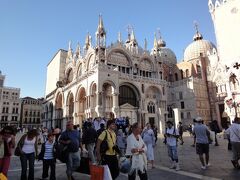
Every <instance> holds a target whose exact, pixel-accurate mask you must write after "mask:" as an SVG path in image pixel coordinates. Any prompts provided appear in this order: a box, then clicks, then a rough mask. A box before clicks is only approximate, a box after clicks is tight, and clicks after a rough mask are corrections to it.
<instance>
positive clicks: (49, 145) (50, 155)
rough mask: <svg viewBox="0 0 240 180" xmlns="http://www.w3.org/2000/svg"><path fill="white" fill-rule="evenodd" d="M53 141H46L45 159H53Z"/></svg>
mask: <svg viewBox="0 0 240 180" xmlns="http://www.w3.org/2000/svg"><path fill="white" fill-rule="evenodd" d="M53 145H54V142H53V143H50V142H49V141H46V143H45V153H44V157H43V159H53V158H54V157H53Z"/></svg>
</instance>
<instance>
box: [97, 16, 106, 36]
mask: <svg viewBox="0 0 240 180" xmlns="http://www.w3.org/2000/svg"><path fill="white" fill-rule="evenodd" d="M96 34H98V35H99V36H104V35H105V34H106V31H105V29H104V26H103V19H102V15H101V14H99V20H98V27H97V32H96Z"/></svg>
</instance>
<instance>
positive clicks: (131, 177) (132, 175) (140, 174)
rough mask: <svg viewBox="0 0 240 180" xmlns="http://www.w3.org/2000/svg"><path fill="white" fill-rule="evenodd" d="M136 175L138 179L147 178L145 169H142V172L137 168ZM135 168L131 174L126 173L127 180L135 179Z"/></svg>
mask: <svg viewBox="0 0 240 180" xmlns="http://www.w3.org/2000/svg"><path fill="white" fill-rule="evenodd" d="M137 173H138V176H139V178H140V180H148V176H147V171H146V170H144V173H142V172H141V171H140V170H138V172H137ZM137 173H136V170H135V171H133V173H132V174H128V180H135V179H136V174H137Z"/></svg>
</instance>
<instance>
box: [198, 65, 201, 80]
mask: <svg viewBox="0 0 240 180" xmlns="http://www.w3.org/2000/svg"><path fill="white" fill-rule="evenodd" d="M197 74H198V77H199V78H202V70H201V66H199V65H197Z"/></svg>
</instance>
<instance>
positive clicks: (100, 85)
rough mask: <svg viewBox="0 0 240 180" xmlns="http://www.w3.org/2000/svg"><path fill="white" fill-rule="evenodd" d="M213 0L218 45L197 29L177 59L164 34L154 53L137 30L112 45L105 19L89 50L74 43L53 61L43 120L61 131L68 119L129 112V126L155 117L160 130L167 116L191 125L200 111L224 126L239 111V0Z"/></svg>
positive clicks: (87, 42) (211, 7)
mask: <svg viewBox="0 0 240 180" xmlns="http://www.w3.org/2000/svg"><path fill="white" fill-rule="evenodd" d="M208 5H209V10H210V13H211V16H212V19H213V23H214V27H215V32H216V37H217V47H216V46H215V45H214V44H213V43H212V42H210V41H208V40H205V39H204V38H203V35H202V34H201V33H200V32H199V30H198V27H196V33H195V35H194V36H193V42H190V44H189V45H188V46H187V47H186V49H185V51H184V58H183V59H182V60H181V61H180V62H179V63H177V59H176V56H175V54H174V52H173V51H172V50H171V49H169V48H168V47H166V42H165V41H164V40H163V39H162V37H161V36H158V37H157V36H156V35H155V36H154V44H153V48H152V50H151V51H148V49H147V42H146V41H145V42H144V48H141V47H140V46H139V44H138V41H137V39H136V37H135V35H134V31H129V32H128V38H127V40H126V41H125V42H123V41H122V39H121V34H119V35H118V40H117V42H116V43H114V44H111V45H110V46H107V45H106V31H105V28H104V26H103V20H102V17H101V16H100V17H99V24H98V27H97V31H96V34H95V36H96V39H95V44H94V45H93V44H92V38H91V36H90V35H89V34H88V35H87V36H86V40H85V45H84V47H83V48H81V47H80V45H79V44H78V45H77V47H76V50H75V51H73V50H72V47H71V43H69V48H68V50H63V49H60V50H59V51H58V52H57V53H56V55H55V56H54V58H53V59H52V60H51V62H50V63H49V64H48V66H47V81H46V92H45V94H46V96H45V101H44V120H43V125H44V126H46V127H54V126H59V127H62V128H63V127H65V123H66V120H68V119H72V120H74V123H76V124H81V122H82V120H84V119H86V118H90V117H92V118H95V117H107V118H116V117H129V119H130V122H131V123H133V122H136V121H138V122H140V123H141V124H142V125H143V124H145V123H146V122H150V123H152V124H155V125H156V126H157V127H158V128H159V130H160V132H162V131H163V130H164V128H165V122H166V120H168V119H169V120H172V121H175V124H177V123H178V122H179V121H182V123H183V125H188V124H190V123H192V120H193V118H195V117H196V116H201V117H203V119H204V120H205V122H206V123H209V122H210V121H212V120H217V121H218V123H219V125H220V126H221V127H225V126H226V124H227V121H228V118H229V117H230V119H231V117H235V116H236V115H239V114H238V112H239V106H240V101H239V100H238V99H239V95H240V94H239V92H240V91H239V76H240V75H239V73H240V70H239V69H240V65H239V57H240V56H239V55H240V54H239V53H240V51H239V47H238V46H237V43H238V42H239V40H240V39H239V38H240V36H239V33H237V30H238V29H239V23H235V22H239V20H240V16H239V13H240V12H239V11H238V9H240V3H239V0H222V1H219V0H216V1H215V2H213V1H212V0H209V3H208ZM225 13H227V15H226V17H225ZM226 24H227V25H226ZM233 29H234V30H233ZM232 37H234V38H232Z"/></svg>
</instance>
